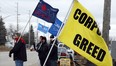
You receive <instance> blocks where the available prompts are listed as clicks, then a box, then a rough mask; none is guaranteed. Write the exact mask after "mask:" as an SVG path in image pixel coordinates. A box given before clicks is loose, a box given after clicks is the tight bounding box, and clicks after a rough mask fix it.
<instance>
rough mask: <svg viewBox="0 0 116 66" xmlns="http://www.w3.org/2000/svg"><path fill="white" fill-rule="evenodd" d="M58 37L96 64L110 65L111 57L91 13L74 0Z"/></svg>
mask: <svg viewBox="0 0 116 66" xmlns="http://www.w3.org/2000/svg"><path fill="white" fill-rule="evenodd" d="M58 39H59V40H60V41H61V42H63V43H64V44H66V45H67V46H68V47H70V48H72V49H73V50H75V51H76V52H78V53H79V54H80V55H82V56H83V57H85V58H87V59H88V60H90V61H91V62H93V63H94V64H96V65H97V66H112V58H111V55H110V53H109V50H108V47H107V45H106V43H105V41H104V40H103V38H102V36H101V33H100V31H99V28H98V26H97V24H96V21H95V19H94V17H93V16H92V15H91V13H90V12H89V11H88V10H87V9H86V8H84V7H83V6H82V5H81V4H80V3H79V2H78V1H76V0H74V5H73V6H72V10H71V13H70V15H69V17H68V20H67V22H66V24H65V25H64V28H63V30H62V32H61V34H60V35H59V37H58Z"/></svg>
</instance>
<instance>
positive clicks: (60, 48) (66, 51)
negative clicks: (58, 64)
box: [58, 43, 74, 60]
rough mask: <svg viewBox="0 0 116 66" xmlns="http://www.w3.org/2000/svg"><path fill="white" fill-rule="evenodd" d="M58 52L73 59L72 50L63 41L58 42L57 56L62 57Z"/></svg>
mask: <svg viewBox="0 0 116 66" xmlns="http://www.w3.org/2000/svg"><path fill="white" fill-rule="evenodd" d="M60 53H61V55H64V57H67V58H70V59H71V60H74V51H73V50H72V49H70V48H69V47H67V46H66V45H64V44H63V43H59V44H58V57H62V56H60Z"/></svg>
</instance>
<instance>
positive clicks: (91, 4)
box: [0, 0, 116, 37]
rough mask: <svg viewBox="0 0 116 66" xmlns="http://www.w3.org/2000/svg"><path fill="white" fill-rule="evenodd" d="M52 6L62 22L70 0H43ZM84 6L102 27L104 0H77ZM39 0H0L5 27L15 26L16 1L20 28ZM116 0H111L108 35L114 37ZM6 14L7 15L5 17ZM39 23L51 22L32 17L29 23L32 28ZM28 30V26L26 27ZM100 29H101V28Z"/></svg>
mask: <svg viewBox="0 0 116 66" xmlns="http://www.w3.org/2000/svg"><path fill="white" fill-rule="evenodd" d="M44 1H45V2H47V3H48V4H50V5H51V6H53V7H54V8H58V9H59V12H58V14H57V17H58V18H59V19H60V20H61V21H62V22H63V21H64V19H65V17H66V14H67V12H68V10H69V8H70V5H71V3H72V0H44ZM78 1H79V2H80V3H81V4H82V5H83V6H84V7H85V8H87V9H88V10H89V11H90V12H91V13H92V14H93V16H94V17H95V19H96V21H97V23H98V25H99V27H100V29H101V28H102V23H103V8H104V0H78ZM38 2H39V0H0V15H2V17H3V19H4V22H5V26H6V28H8V27H9V25H10V24H13V25H14V26H15V27H16V22H17V21H16V20H17V19H16V11H17V3H18V4H19V5H18V6H19V14H20V15H19V25H20V27H21V28H23V27H24V26H25V24H26V23H27V21H28V19H29V10H30V13H31V14H32V12H33V10H34V9H35V7H36V5H37V3H38ZM115 3H116V0H112V2H111V4H112V5H111V30H110V36H111V37H116V5H115ZM7 16H8V17H7ZM38 23H41V24H44V23H45V24H44V25H46V26H49V27H50V25H51V24H48V23H46V22H45V21H43V20H41V19H39V18H36V17H34V16H33V17H32V18H31V24H32V25H33V26H34V29H35V30H36V29H37V24H38ZM26 30H27V31H28V27H27V29H26ZM101 30H102V29H101Z"/></svg>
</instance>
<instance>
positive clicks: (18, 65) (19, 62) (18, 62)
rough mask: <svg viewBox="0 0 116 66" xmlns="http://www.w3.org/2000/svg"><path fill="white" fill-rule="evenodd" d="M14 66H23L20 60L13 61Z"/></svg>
mask: <svg viewBox="0 0 116 66" xmlns="http://www.w3.org/2000/svg"><path fill="white" fill-rule="evenodd" d="M15 65H16V66H23V61H22V60H15Z"/></svg>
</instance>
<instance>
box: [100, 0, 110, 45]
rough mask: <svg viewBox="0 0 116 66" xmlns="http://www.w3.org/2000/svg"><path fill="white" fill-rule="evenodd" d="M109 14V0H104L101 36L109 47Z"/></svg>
mask: <svg viewBox="0 0 116 66" xmlns="http://www.w3.org/2000/svg"><path fill="white" fill-rule="evenodd" d="M110 14H111V0H104V14H103V31H102V33H103V38H104V40H105V41H106V44H107V46H108V47H109V30H110Z"/></svg>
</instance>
